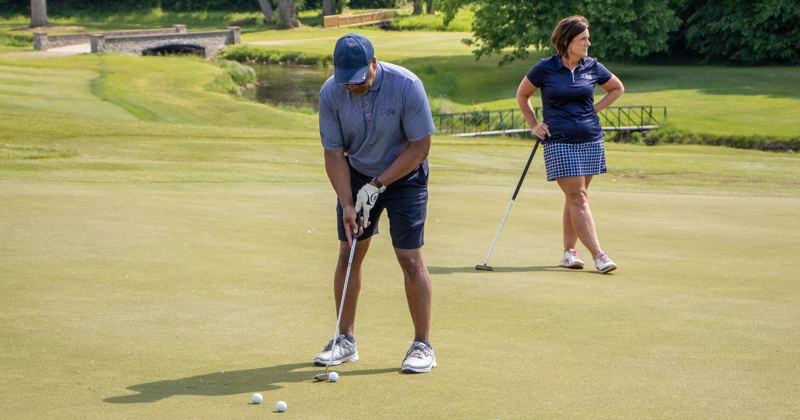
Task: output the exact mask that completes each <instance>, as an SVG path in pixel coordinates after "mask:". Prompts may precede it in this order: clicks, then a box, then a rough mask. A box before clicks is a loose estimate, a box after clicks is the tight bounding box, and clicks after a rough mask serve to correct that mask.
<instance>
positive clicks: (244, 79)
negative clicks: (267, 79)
mask: <svg viewBox="0 0 800 420" xmlns="http://www.w3.org/2000/svg"><path fill="white" fill-rule="evenodd" d="M217 65H218V66H219V67H220V68H221V69H223V70H225V71H224V72H222V73H221V74H218V75H217V77H215V78H214V81H213V82H210V83H209V84H208V85H207V86H206V88H207V89H208V90H210V91H212V92H221V93H230V94H232V95H233V94H237V93H239V86H243V85H246V84H248V83H255V82H256V71H255V70H253V68H252V67H249V66H245V65H242V64H240V63H238V62H236V61H228V60H222V61H219V62H218V63H217Z"/></svg>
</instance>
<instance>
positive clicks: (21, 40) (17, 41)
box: [0, 32, 33, 47]
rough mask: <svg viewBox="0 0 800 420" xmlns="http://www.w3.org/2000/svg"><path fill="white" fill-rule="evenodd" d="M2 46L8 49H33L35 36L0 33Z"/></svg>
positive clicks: (30, 34)
mask: <svg viewBox="0 0 800 420" xmlns="http://www.w3.org/2000/svg"><path fill="white" fill-rule="evenodd" d="M0 45H4V46H7V47H32V46H33V34H32V33H26V34H10V33H8V32H0Z"/></svg>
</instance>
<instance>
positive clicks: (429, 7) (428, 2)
mask: <svg viewBox="0 0 800 420" xmlns="http://www.w3.org/2000/svg"><path fill="white" fill-rule="evenodd" d="M427 4H428V14H429V15H433V14H436V11H435V10H433V0H427Z"/></svg>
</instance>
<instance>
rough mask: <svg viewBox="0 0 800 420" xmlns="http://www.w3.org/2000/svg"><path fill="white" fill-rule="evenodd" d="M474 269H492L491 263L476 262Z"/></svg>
mask: <svg viewBox="0 0 800 420" xmlns="http://www.w3.org/2000/svg"><path fill="white" fill-rule="evenodd" d="M475 269H476V270H483V271H494V269H493V268H492V266H491V265H486V264H478V265H476V266H475Z"/></svg>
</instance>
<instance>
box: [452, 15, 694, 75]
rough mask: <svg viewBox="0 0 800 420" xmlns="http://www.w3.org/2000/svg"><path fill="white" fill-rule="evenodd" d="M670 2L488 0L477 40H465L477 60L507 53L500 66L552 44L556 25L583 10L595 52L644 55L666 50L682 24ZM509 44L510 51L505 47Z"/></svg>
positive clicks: (611, 56) (477, 24)
mask: <svg viewBox="0 0 800 420" xmlns="http://www.w3.org/2000/svg"><path fill="white" fill-rule="evenodd" d="M668 3H669V0H650V1H634V0H566V1H560V2H532V1H516V2H512V1H507V0H483V1H481V2H478V3H477V4H476V7H475V20H474V22H473V30H474V35H473V38H472V39H465V40H464V43H465V44H467V45H474V46H476V47H477V49H476V50H474V51H473V53H474V54H475V56H476V57H477V58H480V57H481V56H483V55H491V54H503V57H502V60H501V62H500V64H507V63H510V62H512V61H514V60H515V59H524V58H526V57H527V56H528V48H529V47H530V46H534V47H537V48H541V47H552V45H551V44H550V35H551V34H552V31H553V28H555V25H556V24H557V23H558V22H559V21H560V20H561V19H563V18H565V17H568V16H571V15H575V14H580V15H583V16H585V17H586V18H587V19H588V20H589V24H590V27H589V32H590V33H591V36H592V38H591V40H592V42H593V46H592V47H591V54H592V56H596V57H601V58H603V59H614V58H624V57H642V56H646V55H649V54H652V53H654V52H659V51H665V50H666V49H667V39H668V36H669V33H670V32H671V31H675V30H676V29H678V27H679V25H680V20H679V19H678V17H677V16H676V15H675V13H674V11H673V10H672V9H670V8H669V7H668V6H669V5H668ZM445 9H446V8H443V10H445ZM447 10H450V9H447ZM445 13H447V12H445ZM509 47H511V48H512V50H511V51H510V52H508V51H504V50H505V49H506V48H509Z"/></svg>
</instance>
